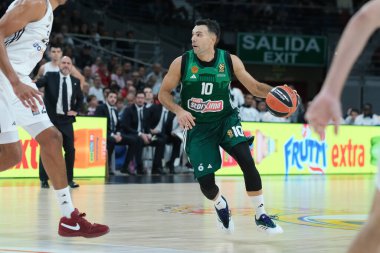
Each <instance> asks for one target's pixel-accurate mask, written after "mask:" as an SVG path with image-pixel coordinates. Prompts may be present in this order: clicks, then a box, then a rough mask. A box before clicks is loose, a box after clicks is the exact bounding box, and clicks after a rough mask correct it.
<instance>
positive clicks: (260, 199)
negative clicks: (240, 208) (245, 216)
mask: <svg viewBox="0 0 380 253" xmlns="http://www.w3.org/2000/svg"><path fill="white" fill-rule="evenodd" d="M250 198H251V200H252V203H253V206H254V207H255V213H256V218H257V219H258V218H260V216H261V215H262V214H264V213H265V208H264V196H263V195H262V194H261V195H259V196H250Z"/></svg>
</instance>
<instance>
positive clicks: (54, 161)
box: [36, 127, 67, 190]
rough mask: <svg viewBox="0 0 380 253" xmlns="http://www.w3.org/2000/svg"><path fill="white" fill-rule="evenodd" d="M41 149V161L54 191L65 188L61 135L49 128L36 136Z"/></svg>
mask: <svg viewBox="0 0 380 253" xmlns="http://www.w3.org/2000/svg"><path fill="white" fill-rule="evenodd" d="M36 140H37V142H38V143H39V144H40V147H41V159H42V162H43V164H44V167H45V170H46V173H47V174H48V176H49V179H50V180H51V182H52V184H53V187H54V189H55V190H60V189H63V188H66V187H67V176H66V164H65V160H64V159H63V154H62V135H61V133H60V132H59V131H58V130H57V128H55V127H49V128H47V129H45V130H44V131H42V132H41V133H40V134H38V135H37V136H36Z"/></svg>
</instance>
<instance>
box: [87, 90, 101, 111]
mask: <svg viewBox="0 0 380 253" xmlns="http://www.w3.org/2000/svg"><path fill="white" fill-rule="evenodd" d="M86 102H87V112H86V115H88V116H93V115H95V110H96V107H98V105H99V104H98V99H97V98H96V96H95V95H90V96H88V97H87V101H86Z"/></svg>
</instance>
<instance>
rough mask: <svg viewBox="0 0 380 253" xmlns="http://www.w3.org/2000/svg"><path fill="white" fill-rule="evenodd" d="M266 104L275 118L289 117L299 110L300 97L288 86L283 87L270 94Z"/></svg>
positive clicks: (274, 89) (278, 87)
mask: <svg viewBox="0 0 380 253" xmlns="http://www.w3.org/2000/svg"><path fill="white" fill-rule="evenodd" d="M265 103H266V104H267V108H268V110H269V112H271V113H272V114H273V115H274V116H276V117H289V116H290V115H292V114H293V113H294V112H295V111H296V110H297V106H298V95H297V93H296V92H295V91H294V90H292V89H291V88H289V87H288V86H287V85H281V86H277V87H274V88H273V89H272V90H271V91H270V92H269V93H268V95H267V97H266V99H265Z"/></svg>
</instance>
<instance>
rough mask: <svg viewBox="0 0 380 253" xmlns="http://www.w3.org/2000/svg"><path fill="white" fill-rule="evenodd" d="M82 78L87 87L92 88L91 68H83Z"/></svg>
mask: <svg viewBox="0 0 380 253" xmlns="http://www.w3.org/2000/svg"><path fill="white" fill-rule="evenodd" d="M83 76H84V80H85V82H86V83H88V85H90V87H91V86H94V78H93V77H92V73H91V68H90V67H89V66H85V67H84V68H83Z"/></svg>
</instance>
